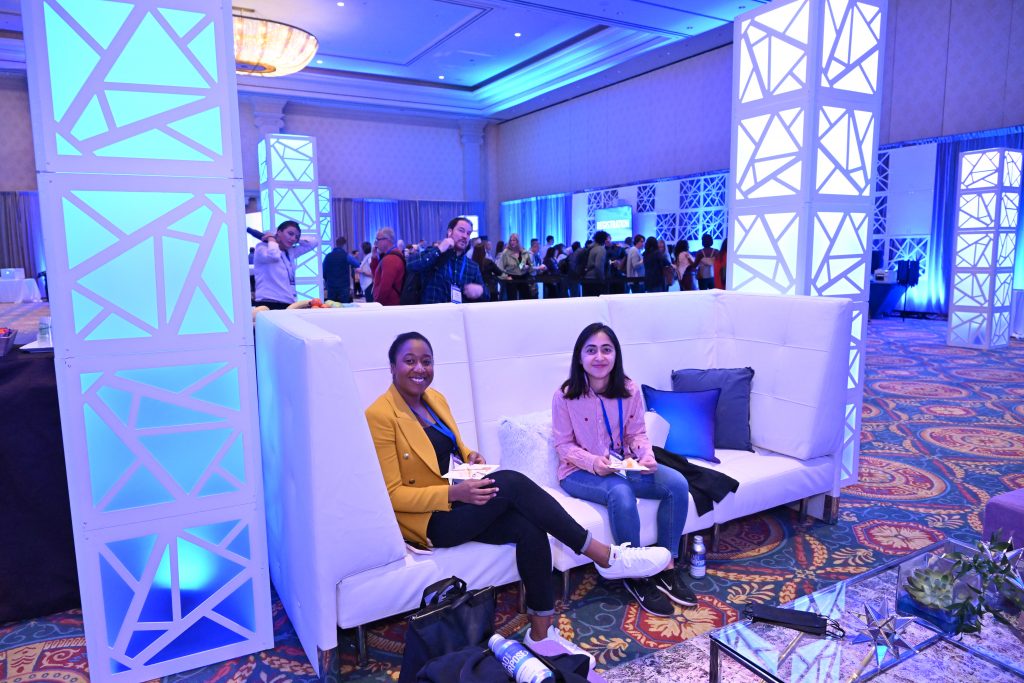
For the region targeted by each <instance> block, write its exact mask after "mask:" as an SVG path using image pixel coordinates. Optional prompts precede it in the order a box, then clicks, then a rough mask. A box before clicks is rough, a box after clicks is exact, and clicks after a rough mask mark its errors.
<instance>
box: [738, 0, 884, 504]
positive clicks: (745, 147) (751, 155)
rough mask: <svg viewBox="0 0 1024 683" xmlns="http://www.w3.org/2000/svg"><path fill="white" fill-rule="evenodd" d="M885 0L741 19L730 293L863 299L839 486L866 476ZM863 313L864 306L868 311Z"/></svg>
mask: <svg viewBox="0 0 1024 683" xmlns="http://www.w3.org/2000/svg"><path fill="white" fill-rule="evenodd" d="M886 13H887V6H886V4H885V3H884V2H882V0H789V1H788V2H787V1H786V0H778V1H776V2H772V3H771V4H770V5H767V6H764V7H757V8H755V9H752V10H750V11H748V12H746V13H745V14H742V15H740V16H739V17H737V18H736V20H735V21H734V22H733V27H734V28H733V30H734V38H733V62H734V64H735V65H736V69H735V70H734V73H733V110H732V125H733V148H732V164H731V167H732V174H733V175H732V183H731V186H732V188H733V190H732V191H731V192H730V193H729V206H728V216H729V219H728V220H729V223H728V225H729V243H730V254H729V259H728V269H729V274H728V275H727V280H728V282H729V283H730V289H734V290H737V291H745V292H768V293H773V294H803V295H817V296H841V297H848V298H850V299H852V300H853V302H854V306H855V309H856V312H855V315H854V319H853V320H852V321H851V349H850V358H849V381H848V393H847V411H846V413H847V424H846V428H845V430H844V434H843V435H842V439H843V456H842V476H841V482H840V483H841V484H843V485H846V484H850V483H854V482H855V481H856V480H857V470H858V467H857V463H858V454H859V450H860V406H861V403H862V401H863V388H862V384H861V383H862V376H863V364H862V362H861V359H862V357H863V344H864V335H863V326H864V324H865V319H864V317H865V316H864V313H865V311H866V304H867V299H868V291H867V286H868V275H869V274H868V268H869V264H870V250H871V248H872V246H873V245H872V233H873V232H874V231H875V226H876V225H877V224H878V223H879V220H880V214H881V224H882V226H883V228H882V229H883V230H884V212H885V204H884V201H883V203H882V205H881V206H878V205H876V203H875V199H874V196H873V193H874V191H875V176H876V173H877V171H878V159H877V154H876V153H877V147H878V127H877V125H876V121H877V120H878V117H879V114H880V111H881V93H882V87H881V83H880V79H881V73H882V70H881V64H882V63H883V62H882V50H883V41H882V39H881V38H882V36H883V35H884V33H885V23H886ZM861 309H864V310H861Z"/></svg>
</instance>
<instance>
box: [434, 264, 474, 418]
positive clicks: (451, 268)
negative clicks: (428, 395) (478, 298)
mask: <svg viewBox="0 0 1024 683" xmlns="http://www.w3.org/2000/svg"><path fill="white" fill-rule="evenodd" d="M458 260H459V257H458V256H456V257H455V259H454V260H453V261H449V262H448V272H449V273H450V274H451V276H452V284H453V285H458V286H459V289H462V276H463V275H465V274H466V255H465V254H463V255H462V268H460V269H459V279H458V280H456V279H455V261H458ZM428 410H429V408H428Z"/></svg>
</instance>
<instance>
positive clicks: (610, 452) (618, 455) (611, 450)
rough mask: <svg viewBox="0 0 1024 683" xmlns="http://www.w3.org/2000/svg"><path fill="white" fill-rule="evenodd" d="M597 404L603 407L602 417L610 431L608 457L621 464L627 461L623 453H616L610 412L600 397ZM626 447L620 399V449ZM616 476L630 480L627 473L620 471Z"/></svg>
mask: <svg viewBox="0 0 1024 683" xmlns="http://www.w3.org/2000/svg"><path fill="white" fill-rule="evenodd" d="M597 403H598V405H600V406H601V416H602V417H604V428H605V429H606V430H607V431H608V443H609V447H608V456H609V457H611V458H615V459H616V460H618V461H620V462H621V461H623V460H625V457H624V456H623V455H622V453H617V452H616V451H615V437H614V436H612V423H611V420H609V419H608V411H607V410H605V408H604V401H602V400H601V397H600V396H598V397H597ZM625 447H626V428H625V424H624V423H623V421H622V399H621V398H620V399H619V449H620V450H622V449H625ZM615 474H617V475H619V476H620V477H622V478H623V479H628V478H629V477H627V476H626V473H625V472H623V471H621V470H619V471H618V472H616V473H615Z"/></svg>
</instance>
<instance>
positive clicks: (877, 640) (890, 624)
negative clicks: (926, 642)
mask: <svg viewBox="0 0 1024 683" xmlns="http://www.w3.org/2000/svg"><path fill="white" fill-rule="evenodd" d="M863 621H864V626H863V627H862V628H858V629H857V631H858V633H857V634H856V635H852V636H850V640H851V642H853V643H872V644H873V646H874V647H873V650H872V651H871V652H869V653H868V655H867V656H866V657H865V658H864V661H863V662H861V666H860V670H861V671H863V670H864V667H866V666H867V664H868V662H869V661H870V660H871V659H872V658H873V659H874V660H875V664H876V666H878V667H879V668H881V666H882V662H883V661H884V660H885V658H886V656H887V655H888V654H889V653H890V652H892V655H893V656H894V657H896V658H899V656H900V648H901V647H902V648H906V649H908V650H914V646H913V645H911V644H910V643H908V642H907V641H906V640H904V638H903V636H902V633H903V631H904V630H905V629H906V628H907V627H908V626H910V625H911V624H912V623H914V618H913V617H901V616H898V615H896V614H891V613H890V612H889V605H888V604H885V603H883V604H882V606H881V608H878V607H875V606H874V605H864V618H863ZM872 655H873V657H872Z"/></svg>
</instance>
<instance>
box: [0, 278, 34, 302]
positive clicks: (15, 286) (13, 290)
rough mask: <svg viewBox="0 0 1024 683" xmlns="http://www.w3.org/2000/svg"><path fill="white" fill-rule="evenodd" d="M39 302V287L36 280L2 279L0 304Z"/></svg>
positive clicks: (0, 282)
mask: <svg viewBox="0 0 1024 683" xmlns="http://www.w3.org/2000/svg"><path fill="white" fill-rule="evenodd" d="M39 300H40V298H39V285H37V284H36V281H35V280H33V279H31V278H21V279H17V280H2V279H0V303H8V304H20V303H22V302H23V301H39Z"/></svg>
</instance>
